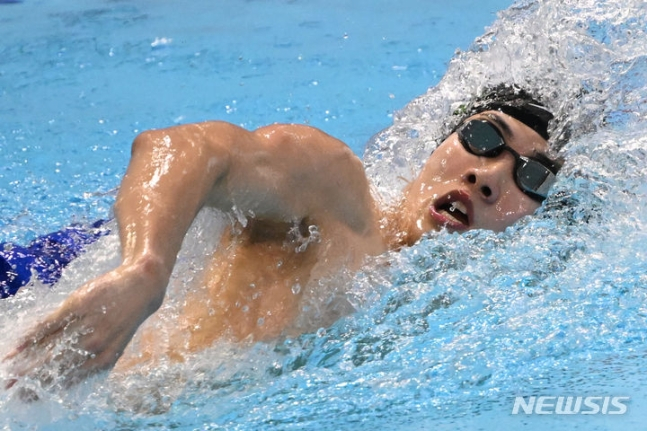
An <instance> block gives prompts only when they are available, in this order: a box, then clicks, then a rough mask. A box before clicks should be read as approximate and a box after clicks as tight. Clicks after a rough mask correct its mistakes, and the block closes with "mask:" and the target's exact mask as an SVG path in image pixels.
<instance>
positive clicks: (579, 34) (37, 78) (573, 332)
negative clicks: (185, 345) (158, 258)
mask: <svg viewBox="0 0 647 431" xmlns="http://www.w3.org/2000/svg"><path fill="white" fill-rule="evenodd" d="M317 3H318V4H317ZM349 3H350V2H349ZM420 3H421V2H419V1H411V2H407V1H400V2H397V3H396V2H376V1H371V2H369V1H358V2H352V4H346V3H344V2H330V1H327V2H325V3H323V2H307V3H306V2H303V3H301V2H298V1H284V2H278V1H266V2H262V1H249V2H233V1H231V2H228V1H224V2H219V8H218V9H215V8H214V9H213V10H210V11H206V10H205V7H204V6H200V5H198V4H196V3H191V4H188V5H182V7H181V8H179V9H178V7H177V6H175V5H173V4H172V3H171V2H163V1H157V2H152V1H150V2H146V1H140V2H137V3H135V2H130V1H113V2H99V1H94V2H92V3H91V4H90V3H88V2H86V3H85V4H84V6H82V7H81V6H78V5H70V4H67V3H65V2H62V1H51V2H47V3H46V2H29V1H25V2H20V3H13V4H6V5H1V6H0V35H2V36H3V39H2V40H3V41H4V42H3V45H2V46H3V47H2V52H0V53H1V54H2V56H1V57H0V58H2V60H1V61H2V62H1V63H0V85H1V87H0V114H1V115H0V117H2V118H3V121H2V122H1V123H0V151H2V161H1V165H0V184H2V190H3V192H4V193H3V194H2V196H1V197H0V199H2V207H1V208H0V211H2V213H0V223H2V238H1V239H3V240H6V239H12V240H21V239H25V238H29V237H30V236H33V235H34V234H36V233H42V232H43V231H45V230H48V229H50V228H55V227H57V226H61V225H64V224H66V223H69V222H70V221H73V220H91V219H93V218H95V217H104V216H105V215H106V214H108V212H109V207H110V205H111V203H112V201H113V199H114V193H113V192H112V190H113V189H114V188H115V187H116V186H117V185H118V181H119V178H120V176H121V174H122V173H123V171H124V169H125V165H126V163H127V159H128V151H129V143H130V141H131V140H132V137H133V136H134V135H135V133H136V132H137V131H139V130H143V129H146V128H149V127H158V126H165V125H168V124H173V123H176V122H187V121H197V120H202V119H211V118H224V119H228V120H230V121H233V122H235V123H237V124H241V125H243V126H245V127H249V128H253V127H256V126H259V125H262V124H265V123H268V122H273V121H294V122H299V123H309V124H313V125H315V126H318V127H322V128H323V129H325V130H327V131H328V132H330V133H331V134H333V135H335V136H337V137H339V138H341V139H343V140H345V141H346V142H348V143H349V144H350V145H351V146H352V148H353V149H354V150H355V151H356V152H357V153H358V154H362V153H363V152H364V146H365V144H366V143H367V142H368V146H367V148H366V153H365V156H364V159H365V163H366V166H367V169H368V172H369V174H370V176H371V178H372V180H373V181H374V183H375V188H376V191H377V192H379V193H380V194H381V195H382V196H384V198H385V199H389V198H390V197H391V196H393V195H395V194H396V193H397V190H398V189H399V187H401V186H402V184H403V182H402V180H400V179H399V178H402V177H404V178H409V177H411V176H412V175H413V172H415V171H416V169H417V168H418V167H419V164H420V162H421V161H422V160H424V157H425V155H426V154H428V153H429V152H430V151H431V150H433V148H434V146H435V145H436V143H437V140H438V139H439V137H441V136H442V135H443V131H444V130H446V129H447V128H448V127H450V126H451V124H446V122H445V121H444V119H446V118H448V117H450V118H451V115H450V114H451V112H453V110H454V109H455V108H456V107H457V106H459V105H460V104H461V103H462V102H464V101H465V94H470V93H472V92H474V91H475V90H476V89H477V88H479V87H480V86H482V85H487V84H492V83H498V82H500V81H507V82H510V81H512V82H517V83H528V82H530V83H533V85H535V86H536V87H538V88H539V89H540V90H541V91H542V93H543V94H545V95H546V97H547V101H548V103H549V105H550V106H551V108H553V110H554V111H556V112H557V113H558V114H559V116H560V117H568V118H570V120H571V123H572V131H573V134H572V136H573V138H572V140H571V141H570V142H569V143H568V144H567V145H566V146H565V147H564V148H562V149H561V152H562V154H563V155H564V156H566V158H567V160H568V161H567V164H566V166H565V168H564V170H563V172H562V174H560V179H559V182H558V184H557V185H556V188H555V191H554V194H553V196H552V197H551V198H549V200H548V201H547V202H546V204H545V206H544V208H542V209H541V210H540V211H539V213H538V214H537V215H535V216H533V217H529V218H527V219H524V220H522V221H520V222H519V223H517V225H515V226H513V227H511V228H510V229H508V230H507V231H505V232H503V233H500V234H494V233H491V232H480V231H478V232H470V233H467V234H463V235H457V234H448V233H446V232H441V233H438V234H433V235H429V237H428V238H425V239H423V240H422V241H420V243H418V244H416V245H415V246H413V247H411V248H408V249H406V250H403V251H402V252H400V253H393V254H390V255H387V256H383V257H381V258H379V259H376V261H375V262H371V263H369V264H368V265H367V266H366V268H365V269H364V270H363V271H362V272H361V273H360V274H358V275H356V276H355V277H354V278H353V280H352V281H351V282H350V285H349V284H348V283H346V284H344V286H343V288H344V289H345V290H346V291H347V292H346V294H347V295H348V298H349V299H350V301H351V302H352V303H353V304H355V305H356V308H357V309H358V311H357V313H355V314H353V315H351V316H349V317H347V318H344V319H342V320H340V321H339V322H337V323H336V324H335V325H333V326H332V327H329V328H322V329H320V330H319V331H317V332H316V333H312V334H305V335H303V336H301V337H298V338H295V339H286V340H281V341H280V342H277V343H274V344H258V345H256V346H254V347H253V348H251V349H248V348H241V347H238V346H230V345H220V346H217V347H214V348H213V349H211V350H209V351H207V352H205V353H204V354H202V355H199V357H198V358H196V360H195V362H194V363H192V364H191V365H184V366H178V365H175V366H173V365H168V366H165V367H160V368H159V369H157V370H153V371H152V372H150V373H148V374H146V375H144V376H136V375H135V376H127V377H122V378H113V379H107V380H106V379H97V380H94V381H91V382H88V384H86V385H84V386H81V387H80V388H77V389H75V390H74V391H72V392H70V393H64V394H59V395H56V394H45V393H44V394H42V395H43V400H42V401H41V402H39V403H36V404H35V405H31V406H25V405H23V404H21V403H20V402H18V401H17V400H16V399H15V396H13V395H12V394H8V395H2V396H0V410H1V411H2V412H3V415H2V422H1V423H2V425H3V427H4V428H6V429H25V428H30V427H33V428H40V429H69V428H75V429H76V428H79V429H160V430H161V429H171V428H173V429H182V430H185V429H186V430H190V429H208V430H216V429H223V430H238V429H239V430H259V429H267V430H274V429H286V430H292V429H307V430H310V429H316V430H339V429H348V430H364V429H375V428H377V427H381V428H384V429H403V430H422V429H441V430H472V429H474V430H477V429H482V430H498V429H527V430H545V429H553V430H571V429H587V430H623V431H626V430H638V429H644V428H645V426H644V423H646V420H647V391H645V389H644V388H645V387H646V386H647V377H646V376H647V365H645V363H644V362H645V361H644V357H645V355H646V354H647V345H646V344H645V341H646V338H647V321H646V318H647V308H646V306H645V304H647V291H646V290H645V286H646V284H647V275H646V273H647V272H646V270H647V263H646V262H645V256H646V255H647V248H646V246H645V244H646V243H647V237H646V236H647V235H646V234H645V229H644V226H645V223H646V221H647V220H646V216H645V214H647V211H646V210H647V208H646V202H647V199H645V194H646V192H647V188H646V186H645V184H646V181H645V178H647V168H646V165H645V160H646V158H647V124H646V123H647V102H646V101H647V88H646V86H645V82H647V51H646V50H645V48H644V40H646V38H647V5H646V4H645V3H644V2H643V1H638V0H634V1H632V0H623V1H615V0H606V1H592V0H589V1H581V0H578V1H575V0H560V1H557V0H555V1H532V0H527V1H520V2H517V3H515V4H514V5H513V6H512V7H510V8H508V6H509V3H504V2H479V3H478V7H475V6H474V3H472V2H467V1H465V2H452V4H451V5H449V4H445V2H442V3H440V2H439V3H436V2H428V3H427V4H425V6H424V7H421V5H420ZM378 4H379V6H378ZM220 8H222V9H220ZM505 8H508V9H505ZM504 9H505V10H504ZM495 10H501V12H500V14H499V17H498V19H497V20H496V22H495V21H494V18H495V17H494V15H493V11H495ZM270 17H271V18H270ZM489 24H492V26H491V27H489V28H488V29H487V30H485V29H484V26H486V25H489ZM26 25H28V26H29V28H30V31H25V28H26V27H25V26H26ZM457 48H461V52H459V53H455V51H456V49H457ZM430 86H431V87H432V88H431V89H429V90H428V91H427V88H428V87H430ZM409 102H410V103H409ZM405 105H406V106H405ZM396 110H397V111H396ZM394 111H396V112H395V114H394ZM382 129H385V130H383V132H382V133H380V134H378V135H376V136H373V135H374V134H375V133H376V132H378V131H380V130H382ZM560 130H561V129H558V130H556V132H557V133H559V132H560ZM217 230H218V222H217V221H216V222H214V221H211V220H210V218H209V214H203V215H201V217H200V218H199V220H198V221H197V223H196V225H195V226H194V228H193V229H192V231H191V232H190V233H189V241H187V244H186V247H185V249H184V250H183V252H182V253H181V255H180V258H179V261H178V262H179V265H178V269H177V271H176V273H175V274H174V277H173V280H172V283H171V286H170V288H169V289H170V292H169V296H170V297H169V301H168V303H169V304H170V305H168V308H167V309H166V310H163V311H167V312H168V313H169V316H171V318H172V315H173V314H172V310H173V304H174V303H175V302H177V301H181V293H180V292H182V290H183V288H185V280H187V279H189V278H191V277H190V276H191V275H192V271H193V269H192V268H193V264H194V262H196V259H195V257H196V256H200V255H202V254H203V253H204V250H205V249H208V248H209V241H210V240H212V238H213V237H214V236H215V234H214V232H216V231H217ZM117 249H118V244H116V243H115V239H114V238H107V239H106V240H105V241H104V242H103V243H102V244H100V247H97V248H95V249H94V250H91V251H90V252H89V253H88V254H87V255H86V256H84V258H82V259H81V260H80V262H79V263H78V265H76V267H72V268H70V271H69V272H68V274H66V276H65V277H64V279H63V280H62V281H61V283H60V284H59V285H58V286H57V287H56V289H55V290H54V291H51V292H47V291H46V289H45V288H43V287H41V286H33V287H31V288H30V289H31V290H30V289H27V290H26V291H25V294H24V295H23V296H20V297H18V298H16V299H14V300H11V301H3V302H2V304H0V307H2V309H1V310H2V311H1V312H0V316H1V317H0V322H1V324H0V327H2V328H3V329H4V328H14V327H15V326H19V327H20V326H22V325H25V324H27V323H29V322H31V321H33V319H34V317H33V316H34V315H38V314H41V313H42V309H43V308H44V307H46V305H43V302H48V303H54V302H56V301H58V300H60V299H61V298H63V297H64V296H65V294H66V293H67V292H69V291H70V290H72V289H73V288H74V287H75V286H77V285H78V284H79V283H81V282H82V281H83V280H84V279H87V278H88V277H91V276H92V274H95V273H100V272H101V271H102V270H105V268H107V267H110V266H111V265H114V264H115V263H116V262H117V261H118V253H117ZM12 334H13V333H10V334H8V335H7V338H6V339H3V340H0V351H3V350H4V349H5V348H8V347H7V346H8V345H10V344H11V337H12ZM1 371H2V370H1V369H0V372H1ZM533 395H535V396H542V395H543V396H582V397H585V396H602V397H604V396H626V397H629V398H630V401H629V404H628V411H627V413H626V414H624V415H619V416H613V415H602V414H598V415H572V416H561V415H524V414H522V415H512V414H511V412H512V407H513V403H514V399H515V397H516V396H526V397H528V396H533ZM50 422H51V424H50Z"/></svg>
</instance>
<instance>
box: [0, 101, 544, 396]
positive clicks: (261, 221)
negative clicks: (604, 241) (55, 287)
mask: <svg viewBox="0 0 647 431" xmlns="http://www.w3.org/2000/svg"><path fill="white" fill-rule="evenodd" d="M476 117H477V118H482V119H486V120H488V121H491V122H492V123H493V124H494V125H495V126H497V127H498V128H499V130H500V131H501V132H502V134H503V136H504V138H505V140H506V143H507V144H508V145H509V146H510V147H512V148H514V149H515V150H516V151H517V152H519V153H520V154H522V155H529V156H531V155H533V154H534V153H535V152H546V150H547V143H546V141H545V140H544V139H542V138H541V137H540V136H539V135H538V134H537V133H535V132H534V131H533V130H531V129H530V128H528V127H526V126H525V125H523V124H522V123H520V122H518V121H517V120H515V119H513V118H511V117H508V116H507V115H505V114H502V113H500V112H485V113H482V114H479V115H478V116H476ZM513 167H514V157H513V156H512V155H511V154H509V153H507V152H503V153H502V154H501V155H499V156H497V157H496V158H486V157H479V156H475V155H472V154H470V153H469V152H467V151H466V150H465V149H464V148H463V147H462V145H461V144H460V142H459V141H458V138H457V135H456V133H454V134H452V135H451V136H449V137H448V138H447V139H446V140H445V141H444V142H443V143H442V144H441V145H440V146H439V147H438V148H437V149H436V151H434V152H433V154H431V156H430V157H429V159H428V160H427V161H426V163H425V164H424V166H423V168H422V170H421V172H420V174H419V176H418V177H417V178H415V179H414V180H413V181H412V182H411V183H409V184H408V185H407V186H406V188H405V189H404V191H403V195H402V199H401V201H400V202H399V204H398V205H396V206H395V207H390V208H380V205H379V202H378V201H376V200H375V199H374V197H373V196H372V195H371V192H370V186H369V182H368V180H367V178H366V175H365V172H364V169H363V166H362V163H361V161H360V160H359V159H358V158H357V157H356V156H355V155H354V154H353V153H352V151H350V149H348V147H347V146H346V145H345V144H343V143H342V142H341V141H339V140H337V139H335V138H333V137H331V136H329V135H327V134H325V133H323V132H321V131H319V130H317V129H314V128H311V127H306V126H300V125H272V126H267V127H264V128H261V129H258V130H256V131H253V132H249V131H246V130H244V129H241V128H239V127H236V126H233V125H231V124H227V123H221V122H209V123H200V124H191V125H184V126H176V127H172V128H169V129H161V130H154V131H149V132H145V133H143V134H142V135H140V136H138V137H137V139H136V140H135V142H134V144H133V154H132V158H131V162H130V165H129V167H128V171H127V173H126V175H125V177H124V180H123V182H122V185H121V188H120V191H119V195H118V197H117V202H116V205H115V212H116V216H117V220H118V224H119V233H120V238H121V244H122V256H123V262H122V264H121V265H120V266H119V267H118V268H117V269H115V270H113V271H111V272H109V273H107V274H104V275H103V276H101V277H99V278H97V279H95V280H92V281H90V282H89V283H88V284H86V285H84V286H82V287H81V288H79V289H78V290H77V291H75V292H74V293H73V294H72V295H71V296H70V297H69V298H68V299H67V300H66V301H65V302H64V303H63V304H62V305H61V307H60V308H59V309H57V310H56V311H55V312H54V313H53V314H51V315H50V316H48V317H47V318H46V319H44V320H43V322H41V323H40V324H39V325H38V326H37V327H36V328H35V329H34V330H33V331H31V332H30V333H28V334H27V335H26V336H25V338H24V340H25V341H24V342H23V343H21V345H20V346H19V347H18V348H17V349H16V350H14V351H13V352H12V353H10V355H9V356H8V359H16V361H15V364H16V368H15V374H16V375H18V376H19V375H23V374H27V373H34V372H36V371H35V370H38V369H39V368H40V367H42V364H46V363H49V362H51V361H55V362H61V361H63V360H68V361H70V362H72V363H74V365H75V366H73V367H69V369H68V371H66V373H67V374H66V378H68V379H69V380H70V381H72V382H73V381H76V380H78V379H80V378H83V377H84V376H85V375H88V374H91V373H93V372H96V371H97V370H101V369H109V368H111V367H113V366H114V364H115V363H116V361H117V360H118V359H119V358H120V357H121V355H122V353H123V351H124V349H125V348H126V346H127V345H128V343H129V342H130V340H131V338H132V337H133V335H134V334H135V332H136V330H137V328H138V327H139V326H140V325H141V323H142V322H143V321H144V320H146V319H147V318H148V317H149V316H150V315H151V314H153V313H154V312H155V311H156V310H157V309H158V308H159V307H160V305H161V303H162V301H163V298H164V296H165V291H166V286H167V284H168V281H169V277H170V274H171V271H172V269H173V266H174V264H175V259H176V256H177V253H178V251H179V249H180V246H181V243H182V240H183V239H184V235H185V234H186V232H187V230H188V228H189V226H190V224H191V222H192V221H193V219H194V218H195V215H196V214H197V212H198V211H199V210H200V209H201V208H202V207H204V206H211V207H215V208H217V209H220V210H222V211H224V212H232V209H233V208H235V210H236V212H237V213H238V214H243V215H245V216H246V217H247V219H248V220H249V223H248V224H247V225H246V226H242V225H239V226H232V228H231V229H230V230H229V231H227V232H225V234H224V235H223V237H222V239H221V244H220V245H219V247H218V248H217V250H215V251H214V255H213V257H212V260H211V263H210V265H209V267H208V269H207V270H206V271H205V279H204V282H203V283H201V284H200V286H199V287H196V288H195V289H193V290H192V291H190V292H187V300H186V305H185V307H184V308H183V310H182V312H181V315H180V317H179V319H178V321H177V322H173V325H171V326H172V327H162V325H155V324H152V325H147V328H148V329H147V330H146V331H143V333H142V334H141V340H140V343H138V347H137V349H130V351H129V352H128V354H127V355H124V356H123V359H122V360H121V361H120V364H119V366H120V367H123V368H125V367H128V366H130V365H132V364H134V363H138V362H142V361H148V360H150V359H151V358H155V357H156V356H157V355H170V356H171V357H172V358H174V359H176V360H184V359H185V358H186V355H187V354H189V353H191V352H195V351H199V350H201V349H203V348H205V347H208V346H210V345H212V344H213V343H214V342H215V341H216V340H218V339H221V338H223V337H226V338H228V339H232V340H250V341H255V340H268V339H271V338H273V337H276V336H278V335H280V334H282V333H284V332H286V331H291V330H295V328H294V327H293V325H292V324H293V322H294V320H295V317H296V316H297V315H298V313H299V311H300V308H299V305H300V299H301V295H302V292H303V291H306V290H307V289H326V283H327V282H328V281H327V280H330V279H331V277H334V275H335V274H338V273H339V272H340V271H342V270H345V269H346V270H350V271H353V270H355V269H357V268H359V267H360V266H361V264H362V262H363V260H364V258H365V257H366V256H369V255H377V254H380V253H382V252H384V251H386V250H388V249H397V248H399V247H402V246H404V245H410V244H413V243H414V242H416V241H417V240H418V239H420V237H421V236H422V235H423V234H424V233H425V232H427V231H430V230H437V229H440V228H443V227H446V228H448V229H450V230H457V231H464V230H468V229H492V230H497V231H498V230H502V229H504V228H505V227H507V226H509V225H511V224H512V223H514V222H515V221H517V220H518V219H519V218H521V217H523V216H525V215H528V214H532V213H533V212H534V211H535V210H536V209H537V208H538V206H539V203H537V202H536V201H534V200H532V199H531V198H529V197H528V196H527V195H525V194H524V193H523V192H521V190H519V189H518V187H517V186H516V184H515V182H514V179H513ZM451 206H453V207H455V208H458V209H459V210H460V211H462V212H465V213H466V215H464V216H460V215H458V214H457V213H455V212H452V211H451V210H450V209H449V208H450V207H451ZM234 218H235V217H234ZM311 226H314V227H315V229H316V230H315V231H312V232H316V235H317V237H316V238H310V235H313V234H312V233H311V230H310V227H311ZM304 238H305V239H306V240H307V239H310V240H311V241H308V243H307V246H306V247H301V246H302V245H303V243H304ZM250 269H253V270H250ZM297 284H298V285H299V286H302V288H301V289H297V293H294V290H293V286H295V285H297ZM252 287H253V288H252ZM335 317H338V316H335ZM324 320H325V319H324ZM88 327H90V328H93V329H94V330H93V331H92V332H91V333H89V334H86V335H82V336H80V337H79V341H78V344H77V347H78V348H80V349H84V350H87V351H88V352H89V354H88V355H87V356H80V357H79V356H78V355H77V356H76V357H74V358H73V359H69V358H66V355H67V354H66V353H65V352H64V353H63V354H59V355H58V356H56V357H53V356H52V354H51V352H52V349H51V346H52V343H57V342H59V340H60V339H61V337H62V336H63V335H65V334H69V333H70V332H79V331H82V330H83V329H84V328H88ZM305 329H307V328H299V330H305ZM156 331H166V333H169V334H170V335H169V337H168V340H169V342H168V344H166V343H159V342H158V340H159V337H158V336H157V334H156ZM169 331H170V332H169ZM48 346H49V347H48ZM90 353H91V354H90ZM69 355H70V356H72V355H73V353H69ZM20 364H28V365H27V366H23V367H22V368H21V366H20ZM11 384H13V383H11Z"/></svg>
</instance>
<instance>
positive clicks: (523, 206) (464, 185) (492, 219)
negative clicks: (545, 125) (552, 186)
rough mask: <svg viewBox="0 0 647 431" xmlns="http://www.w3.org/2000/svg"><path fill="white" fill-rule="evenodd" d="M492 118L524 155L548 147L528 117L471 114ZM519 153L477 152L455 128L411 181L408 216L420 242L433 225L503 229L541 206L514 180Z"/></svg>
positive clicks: (406, 206) (411, 232) (406, 203)
mask: <svg viewBox="0 0 647 431" xmlns="http://www.w3.org/2000/svg"><path fill="white" fill-rule="evenodd" d="M471 119H478V120H486V121H488V122H489V123H491V124H492V125H493V126H494V127H496V128H497V129H498V131H499V132H500V133H501V136H503V138H504V140H505V142H506V144H507V145H508V146H509V147H510V148H512V149H513V150H515V151H516V152H518V153H519V154H521V155H522V156H529V157H532V156H536V155H537V154H538V153H539V154H546V153H547V152H548V143H547V142H546V140H545V139H543V138H542V137H541V136H540V135H539V134H538V133H537V132H535V131H534V130H533V129H531V128H530V127H528V126H526V125H525V124H523V123H522V122H520V121H518V120H516V119H514V118H513V117H510V116H508V115H506V114H504V113H502V112H499V111H485V112H482V113H479V114H477V115H474V116H472V117H470V118H468V119H467V120H466V121H469V120H471ZM514 169H515V157H514V156H513V155H512V154H511V153H510V152H509V151H503V152H502V153H501V154H499V155H497V156H496V157H484V156H477V155H474V154H471V153H470V152H469V151H467V150H466V149H465V148H464V147H463V145H462V144H461V142H460V141H459V138H458V134H457V133H456V132H455V133H452V134H451V135H450V136H449V137H448V138H447V139H446V140H445V141H443V142H442V143H441V144H440V145H439V146H438V148H437V149H436V150H435V151H434V152H433V154H432V155H431V156H430V157H429V159H428V160H427V162H426V163H425V165H424V167H423V168H422V171H421V173H420V175H419V176H418V177H417V178H416V179H415V180H414V181H413V182H412V183H410V184H409V185H408V186H407V189H406V190H405V201H404V208H403V210H404V211H403V215H404V216H405V218H406V219H407V220H406V225H407V227H406V230H407V232H408V234H409V237H410V239H411V240H413V241H415V240H417V239H418V238H420V236H421V235H422V234H423V233H424V232H427V231H430V230H438V229H440V228H442V227H446V228H447V229H449V230H453V231H466V230H469V229H489V230H493V231H502V230H503V229H505V228H506V227H508V226H510V225H512V224H513V223H514V222H516V221H517V220H519V219H520V218H521V217H523V216H526V215H529V214H532V213H533V212H535V210H537V208H538V207H539V206H540V203H539V202H538V201H537V200H534V199H533V198H531V197H530V196H528V195H527V194H526V193H524V192H523V191H521V189H520V188H519V187H518V186H517V184H516V182H515V179H514Z"/></svg>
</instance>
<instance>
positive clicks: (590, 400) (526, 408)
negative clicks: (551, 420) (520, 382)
mask: <svg viewBox="0 0 647 431" xmlns="http://www.w3.org/2000/svg"><path fill="white" fill-rule="evenodd" d="M628 402H629V397H612V396H606V397H563V396H540V397H535V396H532V397H516V398H515V400H514V406H513V407H512V414H513V415H518V414H520V413H524V414H527V415H532V414H535V415H624V414H625V413H627V403H628Z"/></svg>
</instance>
